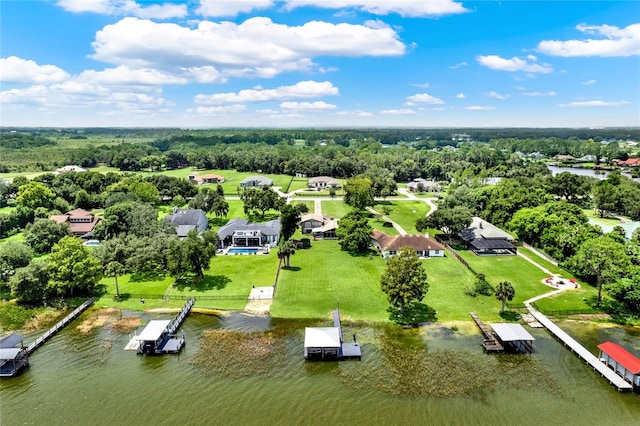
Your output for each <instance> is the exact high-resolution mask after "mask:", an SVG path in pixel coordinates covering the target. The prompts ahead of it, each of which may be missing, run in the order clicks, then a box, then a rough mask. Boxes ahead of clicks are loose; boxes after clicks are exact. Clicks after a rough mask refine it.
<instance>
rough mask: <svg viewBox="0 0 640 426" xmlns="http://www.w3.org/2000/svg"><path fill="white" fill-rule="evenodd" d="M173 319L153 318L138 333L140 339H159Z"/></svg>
mask: <svg viewBox="0 0 640 426" xmlns="http://www.w3.org/2000/svg"><path fill="white" fill-rule="evenodd" d="M170 322H171V320H153V321H149V324H147V326H146V327H145V328H144V330H142V333H140V334H138V340H149V341H151V340H158V339H159V338H160V336H162V333H164V332H165V330H166V329H167V326H168V325H169V323H170Z"/></svg>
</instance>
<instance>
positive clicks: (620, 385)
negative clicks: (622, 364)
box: [525, 303, 633, 391]
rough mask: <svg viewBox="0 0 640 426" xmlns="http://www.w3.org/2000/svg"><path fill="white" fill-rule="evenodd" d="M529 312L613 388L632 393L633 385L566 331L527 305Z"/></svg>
mask: <svg viewBox="0 0 640 426" xmlns="http://www.w3.org/2000/svg"><path fill="white" fill-rule="evenodd" d="M525 304H526V305H527V308H529V312H530V313H531V315H533V316H534V318H535V319H536V320H538V322H539V323H540V324H542V325H543V326H544V327H545V328H546V329H547V330H549V332H550V333H551V334H553V335H554V336H556V338H558V340H560V341H561V342H562V343H564V344H565V345H566V346H567V347H569V349H571V350H572V351H573V352H574V353H575V354H576V355H578V357H580V358H582V360H584V361H585V362H586V363H587V364H589V365H590V366H591V367H593V368H594V369H595V370H596V371H597V372H598V373H600V374H601V375H602V376H603V377H604V378H605V379H607V380H608V381H609V382H610V383H611V384H612V385H613V386H615V387H616V388H617V389H618V390H619V391H631V390H632V389H633V387H632V385H631V383H628V382H627V381H625V380H624V379H623V378H622V377H620V376H619V375H618V374H617V373H616V372H615V371H613V370H612V369H610V368H609V367H607V366H606V365H605V364H604V363H603V362H602V361H600V360H599V359H598V357H596V356H595V355H593V354H592V353H591V352H589V351H588V350H587V349H586V348H585V347H584V346H582V345H581V344H580V343H578V342H577V341H576V340H575V339H574V338H573V337H571V336H569V334H567V333H566V332H565V331H564V330H562V329H561V328H560V327H558V326H557V325H556V324H555V323H554V322H553V321H551V320H550V319H549V318H547V317H546V316H545V315H544V314H542V313H541V312H539V311H538V310H536V309H535V308H533V307H531V305H529V304H527V303H525Z"/></svg>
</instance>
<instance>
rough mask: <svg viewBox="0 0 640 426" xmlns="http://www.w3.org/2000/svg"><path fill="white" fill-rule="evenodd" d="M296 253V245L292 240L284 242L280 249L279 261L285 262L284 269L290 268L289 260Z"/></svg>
mask: <svg viewBox="0 0 640 426" xmlns="http://www.w3.org/2000/svg"><path fill="white" fill-rule="evenodd" d="M295 253H296V245H295V244H294V243H293V241H291V240H287V241H284V242H283V243H282V244H280V246H279V247H278V259H283V260H284V267H285V268H288V267H289V266H290V265H289V258H290V257H291V256H293V255H294V254H295Z"/></svg>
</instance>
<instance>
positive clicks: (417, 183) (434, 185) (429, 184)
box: [407, 178, 442, 192]
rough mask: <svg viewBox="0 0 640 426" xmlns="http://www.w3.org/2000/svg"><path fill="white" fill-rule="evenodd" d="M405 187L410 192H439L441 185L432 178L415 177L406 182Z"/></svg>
mask: <svg viewBox="0 0 640 426" xmlns="http://www.w3.org/2000/svg"><path fill="white" fill-rule="evenodd" d="M407 189H408V190H409V191H411V192H440V191H442V185H440V184H439V183H438V182H435V181H432V180H426V179H422V178H416V179H414V180H413V181H411V182H409V183H408V184H407Z"/></svg>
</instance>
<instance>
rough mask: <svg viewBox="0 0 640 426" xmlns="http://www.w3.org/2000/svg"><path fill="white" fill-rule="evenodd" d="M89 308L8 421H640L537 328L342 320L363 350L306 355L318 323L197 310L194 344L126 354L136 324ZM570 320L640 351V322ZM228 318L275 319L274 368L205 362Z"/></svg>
mask: <svg viewBox="0 0 640 426" xmlns="http://www.w3.org/2000/svg"><path fill="white" fill-rule="evenodd" d="M132 314H135V315H143V317H144V320H145V321H148V320H151V319H170V318H172V315H170V314H141V313H132ZM87 315H90V313H89V312H88V313H85V314H83V315H82V316H81V317H80V318H79V319H76V320H75V321H74V322H73V323H72V324H71V325H70V326H68V327H67V328H66V329H65V330H63V331H62V332H61V333H60V334H58V335H57V336H55V337H54V338H53V339H52V340H50V341H49V342H48V343H46V344H45V345H44V346H43V347H41V348H40V349H38V350H37V351H36V352H35V353H34V354H33V355H32V356H31V357H30V362H31V367H30V368H29V369H27V370H26V372H25V373H24V374H23V375H22V376H20V377H17V378H14V379H7V380H2V381H1V382H0V386H1V388H0V404H1V405H0V415H1V417H0V424H2V425H3V426H7V425H22V424H34V425H44V424H46V425H58V424H70V425H75V424H78V425H129V424H140V425H152V424H153V425H157V424H162V425H164V424H167V425H177V424H194V425H218V424H219V425H229V424H233V425H249V424H252V425H253V424H256V425H292V424H305V425H306V424H356V425H360V424H363V425H364V424H366V425H420V424H434V425H439V424H445V425H447V424H456V425H458V424H460V425H485V424H486V425H512V424H519V425H542V424H544V425H596V424H597V425H631V424H638V421H639V419H640V395H639V394H632V393H619V392H617V391H616V390H614V389H613V388H612V386H610V385H609V384H608V382H606V381H605V380H604V379H603V378H601V377H600V376H599V375H598V374H596V373H595V372H594V371H593V370H591V369H590V368H589V367H588V366H586V365H585V364H583V363H582V362H581V361H579V360H578V358H577V357H576V356H575V355H573V354H572V353H571V352H570V351H569V350H567V349H566V348H565V347H564V346H562V345H561V344H560V343H558V342H557V341H556V340H555V339H553V338H552V337H550V336H549V334H548V333H547V332H546V331H545V330H540V329H528V330H529V331H530V332H531V333H532V334H533V336H534V337H535V338H536V341H535V343H534V353H533V354H532V355H485V354H484V353H483V351H482V348H481V346H480V343H481V342H482V336H481V335H480V334H479V332H478V330H477V329H476V328H475V325H474V324H473V323H460V324H458V325H457V327H454V330H452V329H451V328H449V327H445V326H443V325H429V326H425V327H422V328H419V329H415V330H403V329H400V328H397V327H394V326H375V325H350V324H343V325H344V334H345V336H351V334H352V333H356V334H357V336H358V340H359V342H360V343H361V345H362V352H363V358H362V361H344V362H339V363H338V362H334V363H308V362H305V360H304V358H303V356H302V352H303V351H302V347H303V340H304V327H305V326H313V325H318V323H310V322H295V321H270V320H269V318H268V317H249V316H245V315H243V314H232V315H230V316H228V317H215V316H206V315H200V314H191V315H190V316H189V317H188V318H187V320H186V321H185V323H184V325H183V326H182V328H181V330H183V331H184V333H185V335H186V337H187V346H186V348H185V350H184V351H183V352H182V354H180V355H166V356H162V357H142V356H138V355H136V354H135V352H129V351H124V350H123V348H124V346H125V345H126V343H127V341H128V339H129V337H128V335H119V334H113V333H112V332H111V331H110V330H109V327H102V328H99V329H97V330H95V331H94V332H92V333H90V334H88V335H85V334H81V333H80V332H79V331H78V330H77V329H76V326H77V325H78V324H79V323H80V322H81V321H82V320H83V318H86V316H87ZM322 325H328V323H327V324H322ZM562 326H563V328H564V329H565V330H567V331H568V332H569V333H571V334H572V335H573V336H574V337H575V338H576V339H578V340H579V341H581V342H582V343H583V344H584V345H585V346H586V347H587V348H588V349H590V350H591V351H592V352H594V353H597V350H596V345H597V344H598V343H600V342H602V341H605V340H608V339H612V340H614V341H616V342H618V343H620V344H622V345H624V346H625V347H626V348H628V349H630V350H632V351H634V352H635V353H636V354H638V353H640V330H638V329H631V328H621V327H608V328H607V327H597V326H594V325H591V324H585V323H573V322H564V323H562ZM456 328H457V329H456ZM221 329H225V330H238V331H241V332H243V333H245V332H252V331H264V330H267V329H271V330H275V331H277V333H274V335H275V336H277V339H278V345H277V346H276V348H277V350H278V353H277V354H275V356H274V357H272V359H271V360H270V361H269V363H268V369H266V370H265V369H262V370H260V369H256V370H255V372H252V371H253V370H252V369H251V368H250V367H251V366H247V367H249V368H248V369H247V370H246V371H241V372H239V373H240V374H236V373H238V371H236V370H237V368H238V366H237V365H235V366H234V364H233V363H232V362H231V360H229V361H230V362H229V366H228V367H229V368H228V369H226V366H225V365H221V366H218V367H219V368H216V369H214V370H208V369H205V368H204V367H201V366H198V365H197V364H195V363H194V360H195V358H196V357H197V353H198V351H199V349H200V346H201V343H202V342H203V341H204V337H203V332H204V331H205V330H221ZM38 334H39V333H38ZM36 336H37V334H32V335H29V336H28V338H26V339H25V343H30V342H31V341H32V340H33V339H35V337H36ZM230 358H231V357H230ZM221 363H222V364H224V363H225V362H224V361H222V362H221Z"/></svg>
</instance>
